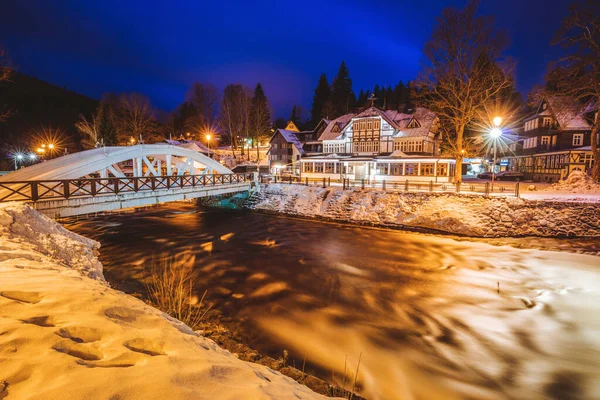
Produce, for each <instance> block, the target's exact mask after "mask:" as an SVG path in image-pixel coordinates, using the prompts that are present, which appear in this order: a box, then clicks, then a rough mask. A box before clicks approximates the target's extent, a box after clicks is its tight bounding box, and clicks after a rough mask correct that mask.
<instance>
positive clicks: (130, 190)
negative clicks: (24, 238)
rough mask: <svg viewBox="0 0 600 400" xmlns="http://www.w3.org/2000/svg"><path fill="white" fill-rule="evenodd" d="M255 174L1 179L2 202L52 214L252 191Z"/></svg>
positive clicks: (70, 214)
mask: <svg viewBox="0 0 600 400" xmlns="http://www.w3.org/2000/svg"><path fill="white" fill-rule="evenodd" d="M253 184H254V182H253V179H252V175H251V174H218V175H179V176H147V177H125V178H82V179H66V180H48V181H20V182H14V181H13V182H0V202H8V201H17V202H25V203H31V204H32V205H33V207H34V208H36V209H38V210H39V211H41V212H43V213H44V214H46V215H48V216H52V217H66V216H74V215H82V214H89V213H95V212H100V211H109V210H117V209H123V208H130V207H139V206H144V205H150V204H157V203H162V202H168V201H177V200H185V199H193V198H198V197H205V196H211V195H218V194H225V193H239V192H244V191H248V190H250V189H251V187H252V186H253Z"/></svg>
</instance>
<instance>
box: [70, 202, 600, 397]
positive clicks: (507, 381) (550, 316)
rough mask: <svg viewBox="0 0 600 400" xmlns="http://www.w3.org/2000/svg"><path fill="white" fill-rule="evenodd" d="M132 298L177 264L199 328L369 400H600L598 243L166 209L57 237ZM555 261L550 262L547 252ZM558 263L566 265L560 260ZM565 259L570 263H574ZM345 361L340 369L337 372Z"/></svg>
mask: <svg viewBox="0 0 600 400" xmlns="http://www.w3.org/2000/svg"><path fill="white" fill-rule="evenodd" d="M65 225H66V227H67V228H68V229H70V230H72V231H75V232H77V233H80V234H82V235H84V236H86V237H90V238H93V239H96V240H98V241H99V242H100V243H101V244H102V248H101V251H100V260H101V261H102V263H103V265H104V272H105V277H106V278H107V280H108V281H109V282H111V284H113V285H114V286H115V287H117V288H119V289H122V290H126V291H136V290H137V291H140V290H142V288H143V286H142V285H141V283H140V281H141V280H142V279H143V277H144V276H145V274H146V273H147V271H148V268H149V265H151V264H152V263H157V262H165V260H170V261H171V262H177V263H180V264H182V265H184V264H186V265H193V268H195V269H196V270H197V271H198V279H197V281H196V284H195V288H196V290H197V292H198V293H199V294H200V295H201V294H202V293H203V292H204V290H208V294H207V296H206V301H207V302H209V303H210V304H212V305H213V308H214V310H213V311H212V312H213V313H217V314H221V318H222V322H223V323H224V324H225V325H227V326H228V327H229V328H230V329H232V330H234V331H235V332H236V333H237V334H238V335H239V336H240V337H242V338H243V341H244V342H245V343H247V344H248V345H250V346H251V347H253V348H255V349H257V350H258V351H260V352H263V353H265V354H268V355H271V356H274V357H277V356H278V355H280V354H281V352H282V350H283V349H287V350H288V351H289V352H290V353H291V354H292V355H293V356H294V357H295V358H296V359H302V358H303V357H304V356H306V358H307V360H308V363H309V364H310V365H311V366H313V367H312V368H313V370H314V373H316V374H320V375H322V376H323V375H326V376H323V377H324V378H328V377H331V375H332V372H335V374H336V375H337V376H338V377H339V376H340V375H341V372H342V371H343V370H344V367H345V368H346V371H347V375H348V376H351V375H353V374H354V371H355V370H356V368H357V364H358V360H359V357H360V367H359V378H360V379H359V381H360V386H361V393H360V394H361V395H362V396H364V397H366V398H368V399H371V400H375V399H438V398H439V399H442V398H443V399H463V398H469V399H524V398H527V399H536V398H551V399H566V398H573V399H579V398H589V399H592V398H600V257H599V256H598V255H593V254H580V253H581V252H582V251H586V252H588V253H589V252H600V240H578V241H575V240H567V239H534V238H523V239H506V240H493V241H487V240H469V239H465V238H460V239H459V238H453V237H447V236H438V235H428V234H418V233H410V232H402V231H393V230H384V229H371V228H364V227H352V226H345V225H339V224H331V223H324V222H316V221H309V220H301V219H294V218H286V217H279V216H273V215H262V214H252V213H245V212H235V211H227V210H214V209H211V210H206V209H202V208H198V207H196V206H195V205H192V204H170V205H165V206H161V207H158V208H152V209H148V210H145V211H138V212H135V213H122V214H112V215H107V216H101V217H97V218H90V219H82V220H79V221H70V222H67V223H65ZM553 249H560V250H561V251H550V250H553ZM566 250H569V251H566ZM578 252H579V253H578ZM346 360H347V361H346Z"/></svg>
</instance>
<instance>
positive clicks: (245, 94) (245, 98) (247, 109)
mask: <svg viewBox="0 0 600 400" xmlns="http://www.w3.org/2000/svg"><path fill="white" fill-rule="evenodd" d="M240 112H241V113H242V123H243V124H244V128H243V129H242V140H243V142H244V143H242V157H243V156H244V146H245V142H246V141H247V140H248V139H249V138H250V128H251V123H252V89H250V88H249V87H248V86H242V93H241V99H240ZM248 159H250V150H248Z"/></svg>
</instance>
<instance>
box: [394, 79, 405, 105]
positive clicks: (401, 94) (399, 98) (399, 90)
mask: <svg viewBox="0 0 600 400" xmlns="http://www.w3.org/2000/svg"><path fill="white" fill-rule="evenodd" d="M394 97H395V99H396V109H400V107H402V108H403V107H404V105H405V104H406V102H407V101H408V89H407V88H406V86H405V85H404V83H403V82H402V81H400V82H398V84H397V85H396V87H395V88H394Z"/></svg>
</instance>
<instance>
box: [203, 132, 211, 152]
mask: <svg viewBox="0 0 600 400" xmlns="http://www.w3.org/2000/svg"><path fill="white" fill-rule="evenodd" d="M204 137H205V138H206V146H207V147H208V149H209V150H210V139H212V135H211V134H210V133H207V134H206V136H204Z"/></svg>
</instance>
